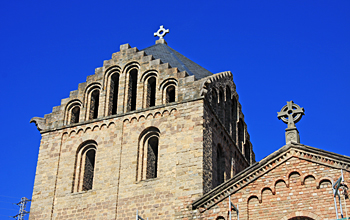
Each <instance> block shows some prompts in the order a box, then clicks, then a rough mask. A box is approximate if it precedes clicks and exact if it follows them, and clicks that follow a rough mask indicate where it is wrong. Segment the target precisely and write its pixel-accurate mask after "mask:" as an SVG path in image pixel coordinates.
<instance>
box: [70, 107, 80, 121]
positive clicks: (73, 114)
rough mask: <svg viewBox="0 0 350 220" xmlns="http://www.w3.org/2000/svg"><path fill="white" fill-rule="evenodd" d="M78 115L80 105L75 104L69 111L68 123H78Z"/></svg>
mask: <svg viewBox="0 0 350 220" xmlns="http://www.w3.org/2000/svg"><path fill="white" fill-rule="evenodd" d="M79 115H80V107H79V106H75V107H74V108H73V109H72V111H71V118H70V123H78V122H79Z"/></svg>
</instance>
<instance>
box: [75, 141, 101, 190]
mask: <svg viewBox="0 0 350 220" xmlns="http://www.w3.org/2000/svg"><path fill="white" fill-rule="evenodd" d="M96 149H97V143H96V142H95V141H92V140H89V141H87V142H85V143H84V144H82V146H81V147H79V149H78V151H77V154H76V162H75V171H74V177H73V179H74V180H73V186H72V187H73V188H72V192H81V191H87V190H91V189H92V187H93V180H94V172H95V162H96V160H95V159H96Z"/></svg>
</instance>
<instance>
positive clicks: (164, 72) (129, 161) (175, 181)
mask: <svg viewBox="0 0 350 220" xmlns="http://www.w3.org/2000/svg"><path fill="white" fill-rule="evenodd" d="M31 122H34V123H35V124H36V125H37V128H38V130H39V131H40V133H41V135H42V139H41V143H40V150H39V156H38V164H37V170H36V177H35V184H34V189H33V197H32V205H31V211H30V217H29V219H30V220H41V219H42V220H43V219H45V220H47V219H65V220H72V219H101V220H102V219H103V220H106V219H107V220H108V219H135V214H136V210H139V213H140V215H141V216H142V217H144V218H146V217H148V218H149V219H150V220H151V219H192V218H194V217H196V216H198V215H201V214H200V212H199V211H198V210H193V209H192V203H193V202H195V201H196V200H198V199H200V198H201V197H202V196H203V195H204V194H205V193H208V192H210V191H211V190H213V189H214V188H215V187H217V186H219V185H220V184H222V183H224V182H225V181H227V180H229V179H231V178H232V177H234V175H235V174H237V173H239V172H240V171H242V170H244V169H245V168H247V167H249V166H250V165H251V164H253V163H255V155H254V152H253V150H252V145H251V143H250V141H249V134H248V132H247V126H246V124H245V122H244V115H243V113H242V109H241V105H240V103H239V101H238V95H237V92H236V87H235V84H234V83H233V78H232V74H231V73H230V72H223V73H217V74H211V73H210V72H209V71H207V70H205V69H204V68H203V67H200V66H199V65H198V64H195V63H193V62H192V61H190V60H189V59H187V58H186V57H184V56H183V55H181V54H179V53H178V52H176V51H174V50H173V49H172V48H170V47H168V46H167V44H166V42H165V41H164V40H163V41H161V42H159V41H158V43H157V44H156V45H153V46H151V47H149V48H146V49H144V50H141V51H139V50H138V49H137V48H131V47H130V46H129V45H128V44H124V45H121V46H120V51H119V52H116V53H114V54H113V55H112V59H111V60H107V61H104V63H103V66H102V67H100V68H97V69H96V71H95V74H94V75H91V76H88V77H87V80H86V82H84V83H81V84H79V86H78V90H75V91H72V92H70V96H69V98H66V99H63V100H62V101H61V105H60V106H56V107H54V108H53V111H52V113H50V114H48V115H45V117H44V118H39V117H34V118H33V119H32V120H31ZM150 155H152V158H153V159H151V156H150ZM152 169H153V170H152ZM147 173H148V174H147ZM150 173H152V174H150ZM91 183H92V185H91Z"/></svg>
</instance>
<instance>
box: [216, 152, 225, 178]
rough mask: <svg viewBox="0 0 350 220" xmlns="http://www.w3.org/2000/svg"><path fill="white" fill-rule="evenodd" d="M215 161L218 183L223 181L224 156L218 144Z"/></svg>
mask: <svg viewBox="0 0 350 220" xmlns="http://www.w3.org/2000/svg"><path fill="white" fill-rule="evenodd" d="M216 163H217V167H216V169H217V174H216V175H217V185H220V184H221V183H223V182H224V181H225V156H224V154H223V152H222V148H221V146H220V145H218V147H217V154H216Z"/></svg>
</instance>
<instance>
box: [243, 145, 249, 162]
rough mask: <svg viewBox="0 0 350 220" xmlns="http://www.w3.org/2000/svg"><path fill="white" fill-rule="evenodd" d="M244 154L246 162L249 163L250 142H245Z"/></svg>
mask: <svg viewBox="0 0 350 220" xmlns="http://www.w3.org/2000/svg"><path fill="white" fill-rule="evenodd" d="M244 156H245V158H246V159H247V161H248V163H250V144H249V143H246V144H245V145H244Z"/></svg>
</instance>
